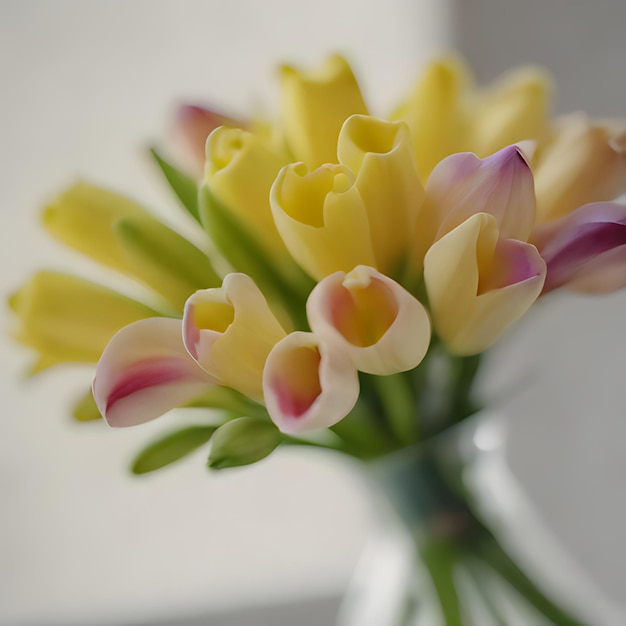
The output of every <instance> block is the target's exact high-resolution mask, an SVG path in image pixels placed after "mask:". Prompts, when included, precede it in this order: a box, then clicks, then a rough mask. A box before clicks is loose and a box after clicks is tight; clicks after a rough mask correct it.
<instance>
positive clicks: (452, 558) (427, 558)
mask: <svg viewBox="0 0 626 626" xmlns="http://www.w3.org/2000/svg"><path fill="white" fill-rule="evenodd" d="M419 555H420V558H421V561H422V563H423V564H424V566H425V567H426V569H427V570H428V573H429V575H430V580H431V582H432V584H433V586H434V588H435V592H436V593H437V598H438V600H439V608H440V609H441V614H442V617H443V619H444V623H445V625H446V626H463V613H462V610H461V605H460V603H459V594H458V591H457V589H456V586H455V583H454V571H455V568H456V565H457V551H456V550H455V548H454V546H453V545H452V544H451V543H450V542H447V541H429V542H427V543H425V544H424V545H422V546H420V548H419Z"/></svg>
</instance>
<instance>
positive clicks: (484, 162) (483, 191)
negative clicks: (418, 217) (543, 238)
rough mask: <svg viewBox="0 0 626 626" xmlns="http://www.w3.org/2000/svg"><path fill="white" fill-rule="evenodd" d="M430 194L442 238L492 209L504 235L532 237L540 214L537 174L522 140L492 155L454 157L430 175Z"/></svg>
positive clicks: (446, 160) (509, 237) (517, 237)
mask: <svg viewBox="0 0 626 626" xmlns="http://www.w3.org/2000/svg"><path fill="white" fill-rule="evenodd" d="M426 196H427V199H428V202H429V203H430V205H431V207H432V209H433V210H434V212H435V213H436V214H437V215H438V218H439V224H440V227H439V233H438V235H437V239H439V238H441V237H442V236H444V235H445V234H446V233H448V232H450V231H451V230H452V229H453V228H456V227H457V226H458V225H460V224H462V223H463V222H464V221H465V220H466V219H467V218H468V217H470V216H472V215H475V214H476V213H490V214H491V215H493V216H494V217H495V218H496V220H497V222H498V228H499V230H500V234H501V236H502V237H504V238H507V239H519V240H523V241H526V240H527V239H528V236H529V235H530V232H531V230H532V226H533V223H534V219H535V193H534V183H533V175H532V172H531V170H530V167H529V165H528V163H527V161H526V158H525V156H524V153H523V151H522V149H521V148H520V147H518V146H516V145H513V146H507V147H506V148H503V149H502V150H500V151H499V152H496V153H495V154H492V155H491V156H489V157H487V158H486V159H479V158H478V157H477V156H475V155H474V154H470V153H460V154H453V155H451V156H449V157H448V158H446V159H444V160H443V161H442V162H441V163H440V164H439V165H437V167H436V168H435V169H434V170H433V172H432V174H431V175H430V178H429V179H428V183H427V184H426Z"/></svg>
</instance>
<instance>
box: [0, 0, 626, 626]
mask: <svg viewBox="0 0 626 626" xmlns="http://www.w3.org/2000/svg"><path fill="white" fill-rule="evenodd" d="M624 24H626V4H624V3H623V2H622V0H598V1H597V2H595V3H593V4H592V3H588V2H585V1H583V0H551V2H549V3H546V2H542V1H541V0H529V1H527V2H524V3H519V2H518V3H499V2H496V0H458V2H453V1H452V0H445V1H444V0H439V1H438V0H385V1H384V2H383V0H344V1H336V0H335V1H332V0H316V2H314V3H295V2H288V1H287V0H267V1H266V2H262V3H261V2H255V1H254V0H233V1H231V2H221V1H217V0H206V1H204V2H201V1H196V0H179V1H178V2H163V1H159V0H132V1H121V0H109V1H108V2H106V3H104V2H96V1H95V0H91V1H90V0H57V1H56V2H54V3H52V2H48V1H47V0H39V1H37V0H27V1H25V0H0V84H1V85H2V96H1V97H0V113H1V114H0V138H1V140H0V171H1V172H2V175H1V180H2V184H1V185H0V254H1V255H2V258H1V263H2V265H1V266H0V267H1V268H2V269H1V271H0V293H2V294H8V293H10V292H11V291H12V290H14V289H15V288H17V287H18V286H19V285H20V283H21V282H23V281H24V280H26V279H27V278H28V277H29V276H30V275H31V273H32V272H33V271H34V270H35V269H36V268H39V267H42V266H45V267H48V268H53V267H54V268H60V269H72V270H74V271H76V272H79V273H88V271H89V269H90V268H89V266H88V265H87V264H85V265H83V264H82V262H81V264H79V265H77V258H78V257H75V256H73V255H70V254H69V253H66V252H65V251H64V250H62V249H61V248H60V247H59V246H57V245H56V244H55V243H54V242H52V241H50V240H48V239H47V238H46V237H45V236H44V235H43V234H42V233H41V232H40V230H39V228H38V214H39V210H40V208H41V207H42V206H43V205H44V203H45V202H46V200H48V199H50V198H51V197H53V196H54V195H55V194H56V193H58V192H59V191H60V190H61V189H63V188H64V187H65V186H67V185H68V184H70V183H72V182H73V181H75V180H76V179H77V178H85V179H87V180H90V181H92V182H94V183H97V184H100V185H102V186H106V187H110V188H112V189H114V190H117V191H120V192H122V193H125V194H127V195H129V196H130V197H132V198H134V199H137V200H138V201H139V202H140V203H142V204H143V205H145V206H147V207H148V208H150V209H152V210H154V211H155V212H157V213H159V214H160V215H163V216H165V217H166V218H167V219H170V220H175V219H176V216H177V213H176V211H177V209H176V206H175V203H174V201H173V200H172V199H171V198H170V196H169V195H168V194H167V191H166V189H165V187H164V184H163V182H162V181H161V180H160V178H159V176H158V174H157V172H156V171H155V168H154V167H153V166H152V164H151V163H150V160H149V159H148V157H147V155H146V148H147V146H149V145H151V144H155V143H156V144H158V145H162V146H166V145H167V141H168V124H169V122H170V121H171V116H172V114H173V111H174V109H175V106H176V104H178V103H179V102H183V101H184V102H197V103H206V104H211V105H213V106H215V107H219V108H222V109H226V110H231V111H233V113H234V115H236V114H246V113H247V112H249V111H251V110H252V109H253V108H256V107H258V106H261V105H262V106H263V107H266V108H267V109H268V110H270V111H271V110H273V108H274V107H275V106H276V100H277V98H276V94H277V92H276V81H275V66H276V64H277V63H279V62H283V61H289V62H290V63H297V64H303V65H311V64H315V63H319V62H320V61H321V59H323V57H324V56H325V55H326V54H327V53H328V52H329V51H339V52H341V53H343V54H345V55H346V56H347V57H348V59H349V60H350V61H351V62H352V63H353V65H354V68H355V71H356V73H357V75H358V77H359V78H360V82H361V85H362V88H363V90H364V92H365V94H366V98H367V99H368V101H369V102H370V103H371V105H372V106H371V108H372V111H373V112H374V113H380V114H381V115H384V114H385V113H386V112H388V111H389V109H390V108H391V106H392V104H393V103H394V102H395V101H396V100H397V99H398V98H400V97H401V96H402V95H403V94H404V93H405V92H406V91H407V90H408V89H409V87H410V85H411V81H412V79H413V78H414V77H415V76H417V74H418V72H419V69H420V67H421V66H422V65H423V64H424V63H425V62H426V61H427V60H428V59H430V58H432V57H433V56H434V55H436V54H437V53H439V52H442V51H446V50H450V49H456V50H459V51H460V52H462V53H464V54H465V55H466V56H467V57H468V59H469V61H470V63H471V64H472V65H473V66H474V69H475V72H476V75H477V76H478V78H479V79H480V80H481V81H487V80H490V79H492V78H494V77H495V76H496V75H497V74H498V73H499V72H501V71H504V70H506V69H507V68H509V67H511V66H513V65H518V64H521V63H526V62H530V63H538V64H541V65H544V66H546V67H547V68H548V70H549V71H550V72H551V73H552V74H553V76H554V78H555V82H556V85H557V92H556V94H555V109H556V110H557V111H558V112H567V111H572V110H577V109H586V110H588V111H589V112H591V113H592V114H594V115H596V116H624V115H626V39H625V38H624V37H623V25H624ZM0 311H1V313H0V315H1V316H2V318H1V319H2V328H3V329H6V328H7V327H8V322H9V320H8V315H7V310H6V308H2V309H0ZM625 316H626V294H624V293H618V294H614V295H611V296H608V297H602V298H584V297H579V296H573V295H566V294H558V295H556V296H551V297H550V298H546V300H545V301H543V302H541V303H540V304H539V305H538V306H537V307H535V308H534V309H533V311H532V312H531V314H530V315H528V316H527V317H526V318H525V319H524V320H523V321H522V323H520V324H518V326H516V327H515V328H514V329H513V330H512V331H511V332H510V333H509V335H508V337H507V338H506V340H504V341H501V342H500V344H499V346H498V347H497V348H496V349H495V350H494V351H493V353H492V354H491V357H490V360H489V362H488V366H487V371H486V375H485V379H486V380H487V381H488V384H486V389H487V393H488V394H489V395H490V396H491V397H493V398H494V404H495V405H496V406H497V407H498V408H501V409H502V410H503V411H505V412H506V414H507V416H508V418H509V420H510V445H509V449H508V461H509V464H510V466H511V468H512V470H513V472H514V474H515V475H516V476H517V477H518V478H519V480H520V482H521V484H522V485H523V487H524V489H525V490H526V492H527V494H528V497H529V498H530V500H531V501H532V502H533V503H534V504H535V506H536V508H537V512H538V516H539V519H540V521H541V522H542V524H544V525H545V527H546V528H547V529H548V531H549V532H550V533H552V535H554V536H555V537H556V538H557V539H558V542H559V543H560V544H561V545H562V546H563V547H564V549H565V551H566V553H567V554H568V555H569V558H570V559H571V561H572V562H573V563H575V564H577V565H578V567H579V568H580V571H581V572H582V573H583V576H584V577H586V578H587V579H588V580H589V585H587V586H586V587H585V589H586V595H585V593H582V595H581V598H582V600H581V601H584V602H588V603H591V606H592V607H593V612H594V614H596V615H597V616H598V618H597V621H596V622H595V623H597V624H615V625H616V626H617V625H619V624H623V623H626V620H625V619H624V618H623V617H620V616H621V615H622V613H621V610H620V608H619V607H620V605H621V604H626V584H625V582H624V581H626V545H625V543H624V540H623V528H624V525H625V524H626V497H625V496H624V489H623V480H624V476H625V474H626V455H624V452H623V441H624V439H625V438H626V423H625V420H626V411H625V409H624V400H623V385H624V372H625V371H626V332H625V330H624V328H625V327H624V319H625ZM0 346H1V348H0V397H1V398H2V400H3V406H2V409H1V412H2V418H3V419H2V420H0V506H1V507H2V508H1V514H0V530H1V532H0V623H2V624H7V625H13V624H24V625H35V624H42V625H44V624H46V625H48V624H59V625H60V624H63V625H71V624H84V625H88V624H146V625H147V624H163V625H164V624H166V623H172V624H183V623H186V624H196V623H197V624H200V623H202V624H212V625H215V626H225V625H227V624H229V625H230V624H232V625H235V624H236V625H237V626H246V625H247V624H255V625H257V626H258V625H259V624H261V625H263V624H272V625H273V626H281V625H283V624H284V625H285V626H287V625H289V626H292V625H293V624H295V623H297V624H299V625H301V626H307V625H308V624H309V622H308V621H306V620H311V621H310V624H311V625H316V626H326V625H327V624H328V625H329V626H330V624H332V620H333V615H334V612H335V610H336V606H337V603H338V600H337V599H338V598H339V596H340V595H341V594H342V592H343V590H344V588H345V587H346V585H347V584H348V581H349V578H350V575H351V572H352V570H353V568H354V566H355V564H356V562H357V560H358V557H359V554H360V552H361V550H362V548H363V545H364V544H365V541H366V538H367V536H368V530H369V524H370V518H371V516H370V510H369V508H368V506H369V505H368V501H367V498H366V497H365V495H364V493H363V491H362V485H361V483H360V481H359V480H358V475H357V473H356V472H355V469H354V468H353V467H352V466H351V465H350V464H349V463H348V462H346V461H343V460H341V459H337V458H335V457H333V456H332V455H330V454H324V453H320V452H314V451H307V450H296V451H293V450H286V451H280V452H278V453H276V454H274V455H273V456H272V457H271V458H270V459H268V460H267V461H265V462H263V463H261V464H259V465H258V466H255V467H253V468H252V469H240V470H231V471H227V472H223V473H212V474H211V473H209V472H208V471H207V470H206V469H205V455H204V453H202V452H200V453H198V454H195V455H192V456H191V457H189V458H188V459H187V460H186V461H184V462H183V463H181V464H179V465H177V466H174V467H172V468H171V469H168V470H165V471H163V472H162V473H160V474H158V473H157V474H155V475H153V476H148V477H142V478H137V477H131V476H130V475H129V473H128V471H127V468H128V464H129V462H130V460H131V459H132V457H133V455H134V454H135V453H136V451H137V450H138V449H139V448H141V446H142V445H143V444H144V443H145V442H146V441H148V440H149V439H151V438H152V437H154V436H156V435H157V434H158V433H161V432H165V431H167V430H169V429H170V428H171V427H172V425H173V424H174V423H175V422H176V421H177V418H178V417H180V416H177V415H176V414H172V415H169V416H166V417H164V418H162V419H161V420H157V421H156V422H153V423H150V424H146V425H144V426H142V427H140V428H136V429H129V430H123V431H122V430H120V431H113V430H110V429H107V428H106V427H105V426H104V425H103V424H100V423H90V424H77V423H74V422H72V420H71V418H70V417H68V414H69V410H68V409H69V406H70V405H71V404H72V402H73V401H74V399H75V398H77V397H79V396H80V395H81V394H82V393H84V391H85V389H86V388H87V386H88V385H89V383H90V378H91V371H90V370H89V369H87V368H75V369H72V370H69V369H66V370H63V371H61V370H59V371H54V370H53V371H50V372H49V373H46V374H45V375H42V376H39V377H37V378H35V379H32V380H24V379H23V376H22V373H23V371H24V370H25V369H26V367H27V365H28V363H29V362H30V355H29V354H27V352H26V351H25V350H23V349H21V348H20V347H18V346H16V345H15V344H13V343H12V342H10V341H9V340H8V339H7V338H6V336H5V333H4V330H3V332H2V333H0ZM529 552H530V553H532V552H533V546H532V545H531V546H529ZM259 607H260V608H259ZM596 607H597V608H596ZM293 615H298V618H297V620H296V618H294V617H293ZM208 616H213V617H208ZM185 619H186V620H187V621H186V622H185V621H184V620H185Z"/></svg>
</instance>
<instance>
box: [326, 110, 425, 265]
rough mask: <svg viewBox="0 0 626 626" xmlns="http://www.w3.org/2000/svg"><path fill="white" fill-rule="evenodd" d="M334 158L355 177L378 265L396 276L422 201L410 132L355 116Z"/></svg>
mask: <svg viewBox="0 0 626 626" xmlns="http://www.w3.org/2000/svg"><path fill="white" fill-rule="evenodd" d="M337 154H338V157H339V162H340V163H341V164H343V165H345V166H346V167H348V168H349V169H350V170H352V172H354V174H355V175H356V181H355V187H356V189H357V190H358V192H359V195H360V196H361V198H362V200H363V203H364V205H365V208H366V210H367V217H368V221H369V226H370V233H371V236H372V245H373V250H374V256H375V257H376V265H377V267H378V268H380V270H381V271H382V272H384V273H385V274H387V275H389V276H394V275H397V274H398V271H399V269H400V267H401V264H402V262H403V261H405V260H406V254H407V250H408V248H409V245H410V244H411V242H412V239H413V237H412V235H413V232H414V230H415V225H416V219H417V215H418V212H419V209H420V207H421V204H422V201H423V199H424V189H423V187H422V185H421V183H420V179H419V176H418V174H417V165H416V162H415V154H414V152H413V147H412V144H411V137H410V133H409V130H408V127H407V126H406V125H405V124H403V123H402V122H386V121H383V120H378V119H376V118H373V117H368V116H364V115H353V116H352V117H350V118H348V120H347V121H346V123H345V124H344V125H343V128H342V129H341V133H340V134H339V141H338V144H337Z"/></svg>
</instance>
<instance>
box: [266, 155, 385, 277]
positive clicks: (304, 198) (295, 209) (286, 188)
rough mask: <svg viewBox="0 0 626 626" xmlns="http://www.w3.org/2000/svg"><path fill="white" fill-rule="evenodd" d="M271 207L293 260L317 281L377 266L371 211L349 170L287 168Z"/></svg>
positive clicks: (276, 186) (274, 188) (335, 167)
mask: <svg viewBox="0 0 626 626" xmlns="http://www.w3.org/2000/svg"><path fill="white" fill-rule="evenodd" d="M270 204H271V207H272V213H273V215H274V221H275V222H276V227H277V228H278V232H279V233H280V234H281V237H282V239H283V241H284V242H285V245H286V246H287V249H288V250H289V252H290V253H291V256H293V258H294V259H295V260H296V262H297V263H299V264H300V265H301V266H302V267H303V268H304V270H306V271H307V272H308V273H309V274H310V275H311V276H312V277H313V278H315V279H316V280H320V279H321V278H323V277H324V276H327V275H328V274H332V273H333V272H336V271H339V270H343V271H346V272H347V271H350V270H351V269H352V268H353V267H355V266H357V265H361V264H362V265H369V266H372V267H376V260H375V256H374V251H373V247H372V242H371V235H370V227H369V221H368V215H367V210H366V208H365V205H364V204H363V200H362V199H361V196H360V194H359V192H358V191H357V189H356V187H355V186H354V176H353V174H352V173H351V172H350V170H348V169H347V168H346V167H344V166H342V165H324V166H322V167H319V168H318V169H316V170H313V171H312V172H309V171H308V169H307V167H306V165H304V163H298V164H295V165H288V166H286V167H285V168H283V169H282V170H281V171H280V173H279V175H278V177H277V179H276V182H275V183H274V185H273V186H272V190H271V193H270Z"/></svg>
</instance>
